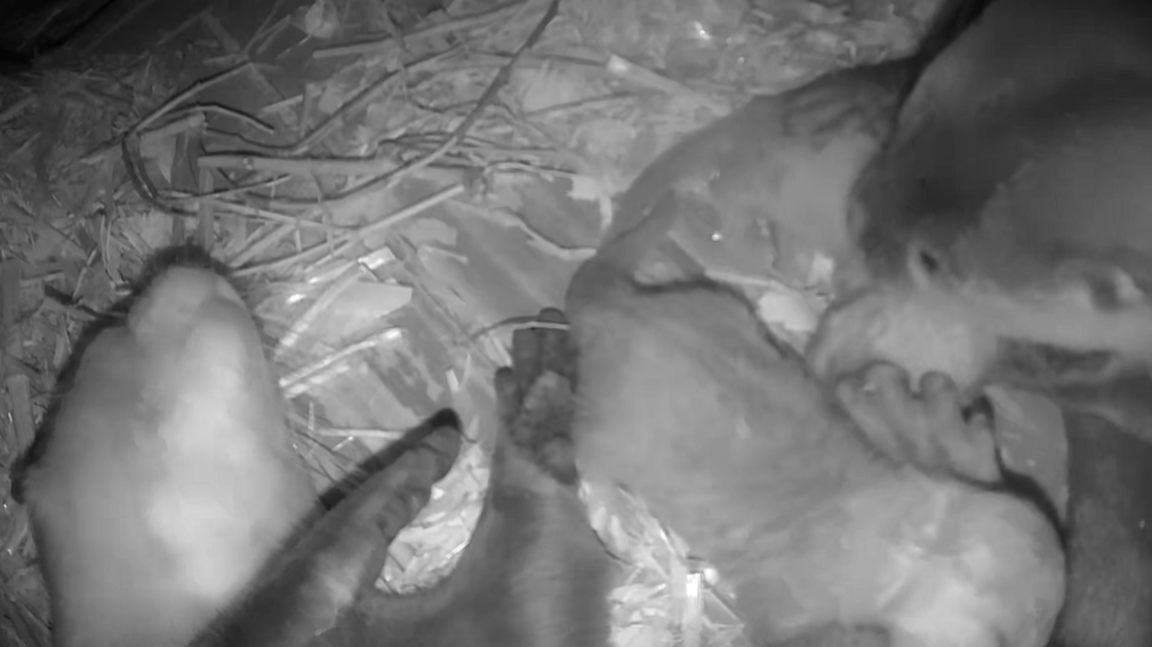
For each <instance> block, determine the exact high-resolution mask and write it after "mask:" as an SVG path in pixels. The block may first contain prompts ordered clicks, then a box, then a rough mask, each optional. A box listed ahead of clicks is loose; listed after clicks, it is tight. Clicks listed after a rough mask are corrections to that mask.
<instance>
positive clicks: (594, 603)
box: [347, 311, 613, 647]
mask: <svg viewBox="0 0 1152 647" xmlns="http://www.w3.org/2000/svg"><path fill="white" fill-rule="evenodd" d="M541 319H542V320H550V321H552V322H553V323H555V322H556V313H555V312H554V311H553V312H552V313H548V312H547V311H546V312H545V313H542V316H541ZM512 354H513V357H514V365H513V367H511V368H510V369H504V370H502V371H501V372H500V373H498V375H497V380H496V385H497V397H498V400H499V403H500V404H499V408H500V410H501V418H502V421H503V423H502V426H501V430H500V432H499V436H498V438H497V441H496V446H495V451H494V455H493V458H492V471H491V476H490V477H489V478H490V483H489V487H488V491H487V494H486V495H485V500H484V509H483V511H482V512H481V516H480V519H479V521H478V522H477V526H476V529H475V531H474V533H473V536H472V539H471V541H470V542H469V544H468V547H467V548H466V549H465V551H464V553H463V555H462V556H461V558H460V562H459V563H458V564H457V566H456V568H455V569H454V570H453V572H452V574H451V575H449V576H448V578H447V579H446V580H445V581H444V582H442V583H440V584H438V585H436V586H435V587H433V588H432V589H430V590H428V591H426V592H423V593H419V594H416V595H411V596H404V597H397V596H378V597H376V598H374V599H373V600H371V601H369V602H368V603H366V604H365V605H363V607H362V609H361V613H360V614H359V615H358V618H357V620H356V621H355V622H354V624H358V625H359V626H358V627H357V628H356V629H355V630H354V632H353V634H352V635H353V636H354V637H353V638H352V639H351V640H350V641H349V643H347V644H351V645H360V644H403V645H406V646H410V647H469V646H471V647H595V646H596V645H607V643H608V634H609V616H608V592H609V590H610V588H611V585H612V575H613V567H612V564H611V561H610V559H609V556H608V554H607V553H606V552H605V550H604V547H603V546H602V545H601V544H600V541H599V539H598V538H597V537H596V534H595V532H594V531H593V530H592V528H591V526H590V525H589V522H588V518H587V511H586V510H585V508H584V505H583V502H582V501H581V500H580V498H579V496H578V493H577V487H578V484H579V479H578V478H577V471H576V464H575V460H574V456H573V454H572V447H571V443H572V439H571V436H570V427H571V424H572V409H573V402H572V395H571V392H570V386H569V384H570V381H571V380H572V379H573V377H574V376H573V375H572V369H573V363H572V360H571V357H570V356H569V355H568V341H567V334H566V333H565V332H564V331H562V330H549V329H526V330H518V331H516V333H515V335H514V338H513V351H512Z"/></svg>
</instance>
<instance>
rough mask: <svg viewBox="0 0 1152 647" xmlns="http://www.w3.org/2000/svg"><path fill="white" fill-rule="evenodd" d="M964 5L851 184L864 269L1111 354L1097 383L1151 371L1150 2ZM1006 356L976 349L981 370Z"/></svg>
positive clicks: (967, 309) (922, 294) (976, 313)
mask: <svg viewBox="0 0 1152 647" xmlns="http://www.w3.org/2000/svg"><path fill="white" fill-rule="evenodd" d="M974 4H975V5H977V8H978V9H979V10H980V11H978V12H976V13H977V15H978V17H977V19H976V20H974V21H973V22H972V23H971V24H970V25H968V26H967V27H966V28H962V29H961V33H960V35H959V37H957V38H956V39H955V40H954V42H953V43H951V44H949V45H948V46H946V47H943V48H940V53H939V55H938V56H937V57H936V60H934V61H932V63H931V64H930V65H928V66H927V68H926V70H925V71H924V73H923V75H922V76H921V78H920V79H919V80H918V81H917V83H916V85H915V87H914V89H913V90H912V92H910V94H909V97H908V99H907V101H906V102H905V103H904V105H903V107H902V109H901V114H900V117H899V121H898V124H897V128H896V132H895V133H894V135H893V138H892V140H891V142H890V144H889V145H888V146H887V147H886V148H885V150H884V151H883V152H882V153H881V154H880V155H879V156H878V157H877V158H876V159H875V160H874V161H873V163H872V164H871V165H870V166H869V168H868V169H867V170H866V171H865V172H864V174H863V175H862V176H861V178H860V180H859V181H858V183H857V186H856V189H855V195H856V204H857V207H858V208H856V209H855V210H854V211H855V213H856V214H857V215H856V216H855V218H854V222H853V227H854V230H855V231H856V232H857V234H858V240H859V243H860V245H861V247H862V250H863V253H864V254H863V255H864V258H863V259H862V261H861V264H860V267H866V268H867V270H868V272H869V274H871V276H872V280H873V281H874V282H879V283H881V284H883V285H886V286H890V287H891V288H892V289H895V290H897V291H900V292H902V294H901V296H900V299H902V300H904V301H908V300H917V299H927V300H932V299H939V298H941V297H943V298H946V299H949V300H951V301H952V302H954V303H955V308H956V310H957V311H958V312H960V313H962V317H961V319H960V321H959V324H960V325H965V326H968V327H969V328H971V329H972V331H973V334H978V335H982V336H985V337H988V338H990V339H992V340H993V341H996V342H1000V341H1018V342H1027V343H1039V344H1047V345H1051V346H1055V347H1060V348H1065V349H1067V350H1070V351H1076V352H1095V351H1106V352H1109V353H1111V354H1113V355H1114V356H1116V357H1117V358H1118V360H1117V362H1116V363H1115V364H1113V365H1110V366H1109V367H1108V368H1107V370H1106V371H1104V372H1102V373H1101V374H1098V375H1096V376H1094V378H1095V379H1105V380H1106V379H1111V378H1112V377H1115V376H1116V375H1117V374H1119V373H1122V372H1123V371H1124V370H1125V369H1126V366H1125V365H1126V364H1127V363H1136V364H1140V365H1146V364H1147V362H1148V361H1149V360H1152V332H1150V331H1152V306H1150V305H1149V301H1148V298H1147V292H1148V290H1149V288H1150V287H1152V262H1150V261H1149V255H1148V247H1149V244H1152V219H1149V218H1147V217H1145V216H1144V215H1142V214H1143V209H1142V206H1141V205H1143V204H1144V203H1146V202H1147V201H1148V199H1149V198H1150V197H1152V194H1149V193H1148V191H1147V189H1146V188H1145V187H1146V185H1147V182H1146V178H1145V177H1144V175H1143V169H1144V168H1145V166H1146V164H1145V162H1144V160H1145V159H1146V156H1147V150H1149V144H1150V142H1152V135H1150V134H1149V133H1152V122H1149V120H1148V117H1147V115H1148V114H1149V109H1150V107H1152V45H1150V43H1152V7H1149V6H1148V5H1147V3H1143V2H1140V1H1139V0H1107V1H1104V2H1089V1H1087V0H1058V1H1056V2H1039V1H1037V0H995V1H992V2H983V3H974ZM983 5H986V6H983ZM961 27H963V25H961ZM940 151H948V153H947V154H940ZM858 269H859V267H856V268H853V269H851V270H848V271H856V270H858ZM857 325H858V324H854V323H850V322H849V323H845V324H844V325H843V327H844V328H845V329H847V330H848V332H845V333H844V334H845V335H846V336H852V334H853V332H851V330H852V329H853V328H854V327H856V326H857ZM887 325H889V326H891V327H893V328H894V329H895V328H899V327H900V326H901V325H903V324H902V323H901V322H900V321H891V322H889V323H888V324H887ZM892 336H893V337H899V336H901V335H900V334H899V333H898V332H896V331H894V332H893V333H892ZM1019 345H1020V344H1015V346H1016V347H1018V346H1019ZM818 346H819V345H817V347H818ZM829 352H832V351H829ZM1012 352H1013V344H1008V345H1000V346H998V347H997V348H995V349H993V350H992V351H991V352H986V353H983V356H982V357H981V360H980V363H981V364H982V365H983V367H982V368H981V369H979V370H976V371H974V374H975V375H974V379H979V378H980V377H981V374H982V373H984V372H986V371H994V370H997V367H996V364H997V363H998V362H1001V361H1004V358H1005V357H1006V356H1009V355H1010V353H1012ZM1008 361H1012V360H1011V359H1009V360H1008ZM1062 377H1063V376H1062ZM1067 379H1070V380H1079V379H1083V378H1082V376H1080V375H1078V374H1073V375H1071V376H1068V378H1067Z"/></svg>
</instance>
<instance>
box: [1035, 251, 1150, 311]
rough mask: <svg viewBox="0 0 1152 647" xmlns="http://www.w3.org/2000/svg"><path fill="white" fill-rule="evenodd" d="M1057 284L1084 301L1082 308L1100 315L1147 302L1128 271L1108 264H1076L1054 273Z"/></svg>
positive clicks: (1061, 268) (1090, 262)
mask: <svg viewBox="0 0 1152 647" xmlns="http://www.w3.org/2000/svg"><path fill="white" fill-rule="evenodd" d="M1056 277H1057V281H1058V283H1059V284H1060V285H1061V286H1062V288H1063V289H1065V290H1066V291H1068V292H1071V293H1074V294H1077V295H1078V296H1080V297H1081V298H1082V299H1084V305H1086V306H1088V307H1090V308H1093V309H1096V310H1103V311H1114V310H1124V309H1127V308H1131V307H1134V306H1137V305H1139V304H1140V303H1142V302H1143V301H1145V299H1146V295H1145V292H1144V290H1143V289H1142V288H1141V287H1140V285H1139V284H1137V282H1136V279H1135V278H1134V277H1133V276H1132V275H1131V274H1129V273H1128V272H1127V271H1125V270H1123V269H1121V268H1119V267H1117V266H1115V265H1113V264H1111V263H1107V262H1101V261H1094V260H1076V261H1071V262H1068V263H1065V264H1064V265H1062V266H1061V267H1060V269H1059V270H1057V272H1056Z"/></svg>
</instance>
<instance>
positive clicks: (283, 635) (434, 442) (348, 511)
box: [192, 410, 461, 647]
mask: <svg viewBox="0 0 1152 647" xmlns="http://www.w3.org/2000/svg"><path fill="white" fill-rule="evenodd" d="M460 444H461V435H460V420H459V418H458V417H457V416H456V414H455V412H453V411H451V410H444V411H441V412H440V413H438V414H437V415H435V416H433V417H432V418H430V419H429V420H428V421H426V422H425V423H424V424H423V425H421V426H420V427H417V428H416V429H414V430H412V431H411V432H409V433H408V434H406V435H405V437H404V438H403V439H401V440H399V441H397V442H395V443H393V444H391V445H389V446H388V448H387V449H386V450H384V452H382V453H381V455H379V456H376V457H374V458H373V459H372V460H370V461H369V462H368V463H367V464H365V465H364V466H363V467H362V469H361V470H359V471H358V472H357V473H356V474H355V475H354V477H353V478H352V479H350V480H352V481H359V483H358V484H355V483H348V484H347V485H355V487H354V488H353V489H352V491H351V492H349V494H348V495H347V496H345V497H344V498H343V499H342V500H341V501H340V502H339V503H338V504H337V505H336V506H335V507H334V508H333V509H331V510H329V511H328V512H327V513H325V515H324V516H323V518H322V519H320V520H319V521H317V522H316V523H314V524H312V525H311V526H310V527H309V528H308V529H307V530H306V531H305V532H303V533H302V535H301V536H300V538H299V539H298V540H296V541H295V542H293V543H292V545H291V546H289V547H288V548H286V550H284V551H282V552H280V553H278V554H277V555H275V556H273V558H272V559H270V560H269V561H268V562H267V563H266V564H265V565H264V568H263V569H262V571H261V574H260V575H259V576H258V577H257V578H256V579H255V580H254V582H253V583H252V585H251V586H250V587H249V588H248V589H247V590H246V591H245V593H244V595H243V596H242V597H241V598H240V599H239V600H238V601H237V603H236V604H234V605H232V606H230V607H229V609H228V610H227V611H226V612H225V613H223V614H221V615H220V616H219V617H217V618H216V619H215V620H214V621H213V623H212V624H211V625H210V626H209V627H208V628H206V629H205V630H204V631H202V632H200V635H199V636H198V638H197V639H196V640H195V641H193V643H192V645H193V647H225V646H227V647H241V646H243V645H251V646H252V647H295V646H298V645H306V644H312V642H313V641H314V640H320V641H322V644H324V645H326V646H327V647H334V646H335V645H339V644H345V643H344V642H342V641H346V640H347V637H348V636H349V634H350V632H351V631H352V629H353V628H354V627H355V623H356V618H355V614H356V611H355V608H356V605H357V604H359V603H361V602H362V600H363V599H364V597H365V596H368V595H372V594H373V593H374V591H375V588H374V587H375V582H376V579H377V578H378V577H379V575H380V571H381V569H383V567H384V561H385V558H386V557H387V554H388V547H389V546H390V545H391V543H392V540H393V539H395V537H396V535H397V534H398V533H399V532H400V531H401V530H402V529H403V528H404V527H405V526H407V525H408V524H409V523H411V522H412V520H413V519H414V518H415V517H416V514H417V513H418V512H419V511H420V509H421V508H423V507H424V505H425V504H426V503H427V502H428V500H429V498H430V497H431V494H432V485H433V484H434V483H435V482H436V481H438V480H440V479H442V478H443V477H444V476H445V475H446V474H447V473H448V470H449V468H451V466H452V463H453V462H454V461H455V459H456V456H457V455H458V453H459V450H460ZM365 474H367V475H369V476H368V478H367V479H365V477H364V475H365ZM349 644H350V643H349Z"/></svg>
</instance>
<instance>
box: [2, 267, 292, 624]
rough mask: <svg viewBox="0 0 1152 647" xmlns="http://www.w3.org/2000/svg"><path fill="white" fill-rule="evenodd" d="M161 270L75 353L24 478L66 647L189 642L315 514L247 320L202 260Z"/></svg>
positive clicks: (55, 617)
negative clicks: (191, 416)
mask: <svg viewBox="0 0 1152 647" xmlns="http://www.w3.org/2000/svg"><path fill="white" fill-rule="evenodd" d="M202 258H203V257H201V260H202ZM158 267H159V269H158V270H157V271H156V273H155V275H154V278H153V279H152V280H150V281H149V282H148V283H147V285H148V286H149V287H148V289H146V290H145V291H144V292H143V293H141V294H139V295H136V296H135V297H134V299H133V306H132V308H131V309H130V311H129V315H128V318H127V319H126V320H116V321H111V322H109V321H105V322H101V325H100V326H99V327H98V329H97V331H96V332H95V333H94V334H93V335H92V336H91V337H90V338H89V340H90V341H88V343H87V344H85V346H84V347H83V348H82V350H81V351H80V352H79V353H77V355H76V356H75V358H76V359H74V360H73V361H74V365H73V366H72V367H70V369H69V371H68V373H69V375H66V376H65V378H66V380H65V383H66V384H67V385H68V387H67V389H66V390H65V391H64V392H63V393H62V395H61V397H60V399H59V402H58V404H57V406H56V408H55V410H54V411H53V412H52V413H51V414H50V416H49V418H48V421H47V424H46V427H45V428H44V429H43V430H41V432H40V434H39V436H38V439H37V441H36V444H35V445H34V447H33V448H32V450H31V451H30V452H29V454H28V457H27V458H26V460H25V464H24V468H23V470H22V473H21V476H20V481H21V486H20V488H19V489H20V494H21V495H22V497H23V500H24V502H25V503H26V505H27V506H28V508H29V514H30V517H31V520H32V527H33V533H34V536H35V539H36V542H37V548H38V550H39V553H40V564H41V568H42V570H43V572H44V574H45V579H46V582H47V585H48V590H49V593H50V595H51V598H52V605H53V606H52V615H53V627H54V638H53V639H54V641H55V644H57V645H60V646H64V647H67V646H71V645H86V646H89V645H90V646H93V647H102V646H105V645H107V646H109V647H111V646H113V645H116V646H123V647H131V646H132V645H150V646H151V645H161V646H163V645H180V644H183V643H185V642H186V641H187V640H188V639H189V638H190V637H191V636H192V634H193V633H194V632H195V631H196V630H198V629H199V628H200V627H201V626H203V624H204V623H205V622H207V621H208V620H209V619H210V618H211V617H212V616H213V615H214V614H216V613H218V612H219V611H220V610H221V609H223V608H224V607H226V606H227V605H228V604H229V603H230V602H231V601H232V600H233V599H234V596H235V595H237V594H238V593H239V591H240V590H241V589H242V587H243V586H244V585H245V584H246V583H247V577H248V575H247V574H254V573H255V571H256V570H257V569H258V568H259V566H260V563H261V562H262V560H263V559H264V558H266V557H267V556H268V555H270V554H271V553H272V552H274V551H275V550H277V549H278V548H279V547H280V546H281V543H282V542H283V541H285V540H286V538H288V537H290V536H291V534H292V533H293V532H294V529H295V528H296V526H297V524H298V523H300V522H301V521H303V520H304V519H305V518H306V517H307V515H309V514H310V513H311V511H312V510H313V509H314V507H313V506H314V503H315V498H314V495H313V492H312V489H311V486H310V484H309V482H308V480H307V477H306V475H305V474H304V472H303V468H302V466H301V465H300V464H299V463H298V462H297V460H298V459H297V458H296V457H295V456H294V455H293V454H292V452H291V449H290V447H289V445H288V437H287V428H286V426H285V425H284V422H283V412H282V408H281V399H280V396H279V394H278V392H277V391H276V385H275V382H274V381H273V378H272V376H271V374H270V373H269V372H268V367H267V364H266V361H265V358H264V356H263V352H262V348H261V341H260V338H259V335H258V333H257V331H256V329H255V326H254V324H253V323H252V321H251V318H250V316H249V314H248V312H247V309H246V308H245V307H244V306H243V304H242V302H240V301H239V299H238V297H237V296H236V294H235V292H234V291H233V290H232V288H230V287H228V286H227V284H226V283H225V282H224V281H223V280H222V279H221V278H220V277H219V276H218V275H216V274H215V273H213V272H210V271H205V270H204V269H203V267H204V266H203V263H201V262H199V261H198V260H197V259H195V258H192V259H189V257H188V256H186V255H181V254H176V255H175V258H172V259H170V260H169V261H164V262H160V263H158ZM174 277H183V278H174ZM178 311H179V312H183V314H182V315H180V316H173V314H174V313H175V312H178ZM187 344H191V347H190V348H191V350H188V348H186V346H185V345H187ZM224 384H231V385H233V386H232V387H230V388H225V387H224V386H223V385H224ZM193 401H197V403H196V404H191V403H192V402H193ZM190 404H191V406H192V408H191V409H180V407H187V406H189V405H190ZM180 410H186V411H196V413H195V419H198V420H199V421H200V422H199V423H197V424H202V425H204V427H202V428H189V427H187V426H186V422H187V419H186V418H185V417H184V415H185V414H181V413H178V411H180ZM222 432H223V433H226V434H227V435H228V438H227V439H221V438H214V437H213V436H214V435H215V434H219V433H222ZM217 443H218V444H217ZM230 445H235V447H236V450H235V451H234V452H228V451H227V450H228V448H229V446H230ZM208 475H211V476H208ZM205 478H207V479H208V480H207V481H205V480H203V479H205ZM225 491H227V492H228V497H227V499H223V498H220V496H221V494H222V493H223V492H225ZM184 505H188V506H191V508H189V509H187V510H183V511H182V512H180V511H177V510H176V509H175V507H174V506H176V507H178V506H184ZM157 506H159V507H157ZM253 511H258V512H253ZM192 513H197V514H200V515H203V516H202V517H201V520H202V521H203V523H204V524H206V525H204V526H203V527H201V525H198V524H199V522H196V521H191V519H190V517H188V516H187V515H189V514H192ZM166 514H171V515H173V516H172V518H171V519H169V520H168V521H165V520H164V519H163V515H166ZM157 515H159V516H157ZM178 519H179V520H178ZM221 523H223V524H224V525H223V526H220V524H221ZM189 524H190V525H189ZM181 526H187V527H185V528H183V529H181ZM218 526H219V527H218ZM205 528H211V530H205ZM157 532H161V533H163V534H165V535H167V538H161V536H160V535H157V534H156V533H157ZM197 532H204V533H205V534H204V535H203V536H202V537H200V538H197V537H196V533H197ZM213 545H214V546H215V548H213ZM213 550H216V551H218V552H217V553H216V554H215V555H212V556H209V554H208V553H210V552H211V551H213ZM206 551H207V552H206ZM203 559H209V560H210V561H212V562H213V563H215V562H216V560H217V559H227V560H229V561H228V562H227V564H228V566H226V567H224V568H223V570H221V569H219V568H218V567H208V565H207V564H201V563H200V560H203ZM213 568H216V570H217V571H219V572H217V573H216V575H215V576H216V577H219V578H220V579H219V580H216V581H211V582H209V581H198V582H197V583H195V584H193V581H194V580H195V578H200V577H203V575H204V574H205V573H211V572H212V571H213ZM189 577H191V578H193V579H187V578H189ZM182 586H187V587H190V588H182Z"/></svg>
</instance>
